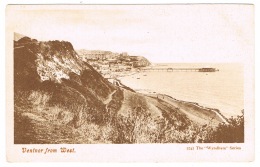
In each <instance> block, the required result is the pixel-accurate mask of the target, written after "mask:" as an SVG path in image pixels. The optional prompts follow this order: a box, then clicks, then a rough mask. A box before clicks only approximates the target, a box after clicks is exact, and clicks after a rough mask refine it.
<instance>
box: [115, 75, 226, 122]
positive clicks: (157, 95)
mask: <svg viewBox="0 0 260 167" xmlns="http://www.w3.org/2000/svg"><path fill="white" fill-rule="evenodd" d="M136 73H138V72H136ZM136 73H133V74H130V75H134V74H136ZM130 75H128V76H130ZM116 80H117V82H119V84H120V87H122V88H124V89H127V90H129V89H130V90H131V91H132V92H136V93H140V94H142V95H144V96H147V97H152V98H157V99H160V100H163V101H165V102H167V101H166V100H165V99H164V98H165V97H166V98H168V100H169V101H174V102H176V103H180V104H183V105H187V106H188V105H191V106H192V107H197V108H198V109H200V110H201V112H202V110H204V111H207V112H213V113H214V114H216V115H217V116H218V117H219V118H220V119H221V120H222V122H225V123H226V124H229V122H228V119H227V117H225V116H224V115H223V114H222V113H221V111H220V110H219V109H216V108H210V107H205V106H202V105H200V104H199V103H197V102H190V101H184V100H178V99H176V98H174V97H172V96H170V95H167V94H163V93H159V92H155V91H152V90H149V89H132V88H130V87H128V86H126V85H124V84H123V83H122V82H121V80H120V79H119V78H116ZM160 96H162V97H163V98H161V97H160ZM167 103H170V102H167ZM209 115H210V113H209Z"/></svg>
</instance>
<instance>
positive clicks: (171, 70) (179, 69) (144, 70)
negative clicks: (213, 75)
mask: <svg viewBox="0 0 260 167" xmlns="http://www.w3.org/2000/svg"><path fill="white" fill-rule="evenodd" d="M139 70H140V71H143V72H148V71H167V72H216V71H219V70H218V69H216V68H140V69H139Z"/></svg>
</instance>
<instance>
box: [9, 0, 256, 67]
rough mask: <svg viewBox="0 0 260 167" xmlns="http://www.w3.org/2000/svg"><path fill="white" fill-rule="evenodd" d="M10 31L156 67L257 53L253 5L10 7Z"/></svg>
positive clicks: (241, 57)
mask: <svg viewBox="0 0 260 167" xmlns="http://www.w3.org/2000/svg"><path fill="white" fill-rule="evenodd" d="M6 13H7V19H6V21H7V22H10V23H12V24H9V25H8V26H9V27H8V26H7V29H10V30H13V31H14V32H17V33H21V34H24V35H26V36H29V37H32V38H36V39H37V40H40V41H41V40H43V41H48V40H64V41H69V42H71V43H72V45H73V46H74V49H76V50H77V49H87V50H108V51H112V52H119V53H120V52H128V53H129V54H130V55H140V56H145V57H146V58H148V59H149V60H150V61H152V62H168V63H178V62H186V63H191V62H207V63H212V62H243V61H245V60H246V58H247V56H249V55H252V53H253V51H254V48H253V45H254V29H253V27H254V17H253V16H254V12H253V6H250V5H247V6H245V5H84V6H83V5H81V6H69V5H66V6H55V5H52V6H8V7H7V10H6Z"/></svg>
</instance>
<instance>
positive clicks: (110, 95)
mask: <svg viewBox="0 0 260 167" xmlns="http://www.w3.org/2000/svg"><path fill="white" fill-rule="evenodd" d="M115 93H116V90H114V91H113V92H112V93H110V94H109V95H108V96H107V99H106V100H105V101H103V103H104V104H105V105H107V104H108V103H109V102H110V101H111V100H112V99H113V98H112V96H113V94H115Z"/></svg>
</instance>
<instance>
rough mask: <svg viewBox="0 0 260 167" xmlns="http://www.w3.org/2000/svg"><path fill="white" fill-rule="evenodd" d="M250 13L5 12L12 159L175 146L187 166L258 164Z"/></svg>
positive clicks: (233, 7) (131, 9)
mask: <svg viewBox="0 0 260 167" xmlns="http://www.w3.org/2000/svg"><path fill="white" fill-rule="evenodd" d="M253 13H254V7H253V5H250V4H226V5H225V4H211V5H209V4H197V5H195V4H185V5H184V4H182V5H173V4H172V5H148V4H147V5H8V6H7V9H6V23H7V25H6V40H7V47H8V49H7V50H8V52H7V54H8V55H7V57H8V60H7V61H8V62H9V65H8V69H7V70H9V72H10V73H9V76H8V80H9V84H8V86H9V90H10V91H9V93H7V96H8V97H9V98H7V103H8V104H10V107H9V109H8V111H6V112H7V119H8V121H9V123H8V125H10V126H9V127H7V129H8V130H9V129H10V132H8V134H7V138H8V140H9V141H8V145H9V146H10V147H8V148H7V149H8V151H9V153H10V154H11V153H13V152H14V150H19V151H17V152H19V154H22V155H23V156H27V154H30V155H28V156H32V155H33V156H37V155H38V154H48V153H49V154H50V153H51V154H54V153H56V154H57V153H59V152H61V153H70V154H74V156H75V155H77V154H78V152H80V148H81V147H82V148H83V147H84V148H86V149H85V150H84V151H87V148H89V147H91V150H92V149H93V150H94V147H98V146H102V147H107V146H108V147H109V148H110V147H112V148H116V149H120V148H122V147H127V148H128V149H129V150H131V149H136V148H138V147H140V148H141V150H142V147H148V146H149V147H150V146H151V147H155V148H156V149H159V150H161V151H162V150H163V149H165V148H167V147H168V146H169V148H173V149H174V148H178V149H176V150H179V149H180V147H182V151H186V152H187V154H189V156H188V157H190V160H193V158H191V154H192V151H198V150H201V151H203V150H204V153H203V155H205V154H211V153H209V151H212V152H213V154H215V153H216V152H214V151H216V150H218V153H217V154H223V155H225V154H227V155H229V152H230V151H233V152H236V153H232V154H233V155H236V154H238V155H240V154H242V155H243V154H247V155H248V156H245V157H244V158H242V159H241V160H242V161H243V160H244V161H248V160H250V159H252V158H253V151H252V150H253V142H254V87H253V86H254V85H253V81H254V70H253V69H254V14H253ZM8 106H9V105H8ZM129 144H131V145H129ZM187 144H188V145H187ZM68 145H69V146H70V147H68ZM74 145H75V147H74ZM51 147H53V148H51ZM160 147H163V149H160ZM93 150H92V151H93ZM126 150H127V149H126ZM126 150H125V151H126ZM143 150H145V149H143ZM176 150H175V151H176ZM205 150H206V151H205ZM8 151H7V152H8ZM132 151H133V150H132ZM168 151H170V152H171V150H168ZM221 151H223V152H224V151H225V153H223V152H222V153H221ZM126 152H127V151H126ZM129 152H131V151H129ZM141 152H142V151H141ZM90 153H91V151H90V152H89V154H90ZM175 153H176V152H175ZM35 154H36V155H35ZM17 155H18V154H17ZM137 155H138V154H137ZM149 155H150V154H149ZM159 155H160V153H159ZM223 155H222V156H223ZM80 156H81V157H84V155H83V154H81V155H80ZM183 156H185V153H183ZM134 157H135V156H134ZM136 157H137V156H136ZM151 157H152V155H151ZM178 157H179V156H177V158H176V157H175V158H173V159H167V158H165V157H164V158H162V159H160V158H159V159H157V160H155V161H176V160H182V159H183V158H180V157H179V158H178ZM41 158H44V157H42V155H41ZM75 158H76V157H73V160H75ZM95 158H97V157H95ZM215 158H216V157H215ZM222 158H224V159H227V157H224V156H223V157H222ZM10 159H21V157H18V158H10ZM36 159H37V158H36ZM79 159H82V158H79ZM87 159H88V158H87ZM89 159H91V158H89ZM105 159H106V158H105ZM220 159H221V158H220ZM231 159H232V158H231ZM59 160H62V158H61V159H59ZM202 160H203V158H202ZM205 160H209V158H205ZM215 160H216V159H213V161H215ZM227 160H228V159H227ZM20 161H23V160H22V159H21V160H20ZM32 161H33V160H32ZM46 161H47V160H46ZM95 161H96V160H95ZM107 161H108V160H107ZM111 161H119V162H120V161H131V158H129V157H128V160H125V158H123V159H118V160H115V159H113V158H112V160H111ZM132 161H146V159H145V158H144V159H142V158H141V159H139V160H138V159H135V158H133V160H132ZM147 161H149V162H153V161H154V159H152V158H150V159H147ZM237 161H239V159H237Z"/></svg>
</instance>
